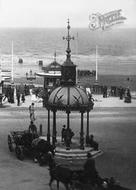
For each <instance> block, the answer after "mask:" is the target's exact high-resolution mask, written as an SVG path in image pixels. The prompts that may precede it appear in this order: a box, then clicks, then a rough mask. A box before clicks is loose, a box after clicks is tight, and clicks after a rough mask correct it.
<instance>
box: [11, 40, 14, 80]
mask: <svg viewBox="0 0 136 190" xmlns="http://www.w3.org/2000/svg"><path fill="white" fill-rule="evenodd" d="M13 47H14V46H13V41H12V42H11V61H12V67H11V80H12V82H13V80H14V73H13V69H14V56H13Z"/></svg>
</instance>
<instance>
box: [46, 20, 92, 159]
mask: <svg viewBox="0 0 136 190" xmlns="http://www.w3.org/2000/svg"><path fill="white" fill-rule="evenodd" d="M67 29H68V34H67V36H66V38H65V37H63V39H65V40H66V41H67V50H66V61H65V62H64V63H63V65H62V68H61V73H62V80H61V86H59V87H57V88H55V89H54V90H53V91H52V92H51V94H50V96H49V99H48V102H47V104H46V108H47V110H48V131H47V139H48V141H50V112H53V117H52V118H53V128H52V144H53V146H54V147H56V152H55V158H56V160H61V159H65V160H66V159H67V160H69V161H73V160H74V159H78V158H79V159H80V160H81V159H85V158H86V155H87V153H88V152H90V151H92V148H90V147H88V146H86V145H87V144H88V140H89V112H90V111H91V110H92V109H93V102H92V101H89V99H88V96H87V93H86V91H85V90H84V89H83V88H81V87H79V86H77V85H76V65H74V64H73V62H72V61H71V49H70V40H71V39H74V37H71V36H70V34H69V31H70V25H69V20H68V26H67ZM57 111H65V112H66V116H67V125H66V127H67V130H68V129H70V127H71V129H72V128H73V126H70V114H71V112H72V111H77V112H79V113H80V117H81V126H80V140H79V142H78V146H77V148H74V149H72V146H71V144H70V141H69V140H66V146H64V145H63V147H60V146H58V145H57V143H56V141H57V137H56V132H57V129H56V113H57ZM85 113H86V114H87V116H86V119H87V126H86V136H84V114H85ZM79 144H80V146H79Z"/></svg>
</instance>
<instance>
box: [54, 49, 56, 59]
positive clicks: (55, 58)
mask: <svg viewBox="0 0 136 190" xmlns="http://www.w3.org/2000/svg"><path fill="white" fill-rule="evenodd" d="M54 62H56V51H55V52H54Z"/></svg>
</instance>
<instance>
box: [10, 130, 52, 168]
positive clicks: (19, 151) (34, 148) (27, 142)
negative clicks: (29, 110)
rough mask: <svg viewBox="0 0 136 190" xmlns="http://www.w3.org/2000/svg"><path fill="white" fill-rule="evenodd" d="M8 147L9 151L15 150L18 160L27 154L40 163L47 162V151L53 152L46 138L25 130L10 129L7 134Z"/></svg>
mask: <svg viewBox="0 0 136 190" xmlns="http://www.w3.org/2000/svg"><path fill="white" fill-rule="evenodd" d="M8 147H9V150H10V152H15V154H16V157H17V158H18V159H19V160H24V158H25V156H29V157H30V158H32V159H33V160H37V161H38V162H39V164H40V165H42V164H43V163H47V159H48V152H49V151H51V152H52V153H53V152H54V149H53V147H52V145H51V144H50V143H48V142H47V141H46V139H44V138H42V137H40V136H38V135H37V134H32V133H30V132H29V131H27V130H24V131H11V132H10V133H9V134H8Z"/></svg>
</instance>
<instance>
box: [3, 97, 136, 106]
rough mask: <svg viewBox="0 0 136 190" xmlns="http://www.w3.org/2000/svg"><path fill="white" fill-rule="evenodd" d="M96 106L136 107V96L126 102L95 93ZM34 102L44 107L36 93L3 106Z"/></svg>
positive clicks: (27, 104) (24, 104)
mask: <svg viewBox="0 0 136 190" xmlns="http://www.w3.org/2000/svg"><path fill="white" fill-rule="evenodd" d="M93 99H94V107H122V108H123V107H136V98H135V97H132V102H131V103H125V102H124V100H120V99H119V97H107V98H103V96H102V95H93ZM32 102H34V104H35V108H43V103H42V99H40V98H36V97H35V95H28V96H26V97H25V102H24V103H22V102H21V103H20V106H17V100H16V98H15V103H12V104H10V103H9V102H8V101H7V99H6V100H5V101H4V102H3V107H5V108H17V107H18V108H26V107H27V108H28V107H29V105H30V104H31V103H32Z"/></svg>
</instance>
